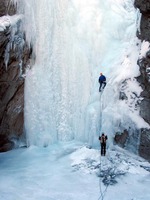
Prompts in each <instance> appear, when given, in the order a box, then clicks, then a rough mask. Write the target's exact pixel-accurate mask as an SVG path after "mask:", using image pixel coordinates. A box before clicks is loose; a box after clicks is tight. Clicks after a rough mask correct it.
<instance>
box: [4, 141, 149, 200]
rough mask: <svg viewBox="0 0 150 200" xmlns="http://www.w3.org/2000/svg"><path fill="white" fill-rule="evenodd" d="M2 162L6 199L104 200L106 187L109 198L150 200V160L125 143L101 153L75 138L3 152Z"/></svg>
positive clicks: (106, 199)
mask: <svg viewBox="0 0 150 200" xmlns="http://www.w3.org/2000/svg"><path fill="white" fill-rule="evenodd" d="M100 161H101V168H100ZM0 163H1V164H0V199H2V200H98V199H99V200H101V199H102V198H100V197H101V193H103V192H104V198H103V200H114V199H115V200H121V199H122V200H149V199H150V192H149V185H150V173H149V171H150V164H149V163H148V162H146V161H145V160H143V159H141V158H139V157H137V156H135V155H132V154H129V153H127V152H126V151H123V150H120V149H119V148H117V149H113V150H110V149H109V150H108V151H107V155H106V157H102V158H100V154H99V150H98V149H88V148H87V147H85V146H82V144H75V143H72V142H69V143H65V144H62V143H60V144H57V145H51V147H48V148H38V147H33V146H32V147H30V148H28V149H19V150H13V151H10V152H7V153H1V154H0ZM100 169H101V173H102V172H103V174H105V176H104V177H101V178H100V177H99V174H100ZM106 172H107V173H106ZM103 180H105V181H107V182H108V187H107V186H106V185H104V184H103ZM114 181H117V182H116V184H114V185H113V184H112V183H113V182H114ZM100 188H101V190H100Z"/></svg>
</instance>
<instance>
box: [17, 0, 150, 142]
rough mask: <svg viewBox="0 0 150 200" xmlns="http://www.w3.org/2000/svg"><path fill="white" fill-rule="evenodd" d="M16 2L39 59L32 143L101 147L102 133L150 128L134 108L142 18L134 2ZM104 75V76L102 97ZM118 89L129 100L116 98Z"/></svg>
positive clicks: (29, 94) (31, 80)
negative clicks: (101, 76)
mask: <svg viewBox="0 0 150 200" xmlns="http://www.w3.org/2000/svg"><path fill="white" fill-rule="evenodd" d="M15 2H18V13H19V14H21V13H24V16H25V18H24V29H25V32H26V38H27V41H28V43H30V44H31V45H32V46H33V50H34V53H35V56H36V60H35V64H34V66H33V67H32V70H30V71H29V72H28V73H27V77H26V87H25V131H26V134H27V138H28V141H27V142H28V145H32V144H36V145H38V146H47V145H49V144H52V143H55V142H57V141H70V140H73V139H76V140H79V141H85V142H87V143H89V145H92V146H97V145H98V141H97V137H98V135H99V132H100V131H104V132H106V133H107V134H109V135H110V137H111V138H113V135H114V133H115V132H116V131H117V132H118V131H120V132H121V131H123V130H124V129H128V128H129V127H130V128H131V129H132V130H133V132H134V131H135V130H136V128H139V127H143V128H144V127H149V126H148V124H147V123H146V122H145V121H144V120H143V119H142V118H141V117H140V116H139V108H138V107H137V102H138V101H139V98H140V92H141V91H142V89H141V88H140V86H139V84H138V83H137V81H136V79H135V77H137V76H138V75H139V67H138V66H137V60H138V56H139V51H140V45H141V44H140V41H139V40H138V39H137V37H136V31H137V29H138V28H139V27H138V26H139V21H140V17H141V15H140V13H139V11H138V10H136V9H135V8H134V5H133V3H134V1H133V0H127V1H123V0H117V1H115V0H105V1H103V0H100V1H99V0H93V1H91V0H86V1H85V0H83V1H79V0H72V1H71V0H63V1H61V0H58V1H51V0H44V1H41V0H37V1H34V0H26V1H19V0H18V1H16V0H15ZM20 2H21V4H20ZM100 72H103V74H104V75H106V77H107V86H106V89H105V90H104V92H103V94H102V96H101V95H100V94H99V92H98V87H99V84H98V76H99V73H100ZM124 80H127V81H126V83H125V85H123V84H122V82H123V81H124ZM121 90H122V92H124V93H125V94H126V93H127V94H126V96H127V98H128V100H127V101H121V100H119V91H121ZM133 94H135V95H133ZM132 118H133V119H132Z"/></svg>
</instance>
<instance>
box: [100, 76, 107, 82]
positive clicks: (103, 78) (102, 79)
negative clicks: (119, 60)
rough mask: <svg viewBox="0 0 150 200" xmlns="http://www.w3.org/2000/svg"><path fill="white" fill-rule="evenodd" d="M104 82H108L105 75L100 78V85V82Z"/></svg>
mask: <svg viewBox="0 0 150 200" xmlns="http://www.w3.org/2000/svg"><path fill="white" fill-rule="evenodd" d="M103 81H106V77H105V76H104V75H101V76H100V77H99V83H100V82H103Z"/></svg>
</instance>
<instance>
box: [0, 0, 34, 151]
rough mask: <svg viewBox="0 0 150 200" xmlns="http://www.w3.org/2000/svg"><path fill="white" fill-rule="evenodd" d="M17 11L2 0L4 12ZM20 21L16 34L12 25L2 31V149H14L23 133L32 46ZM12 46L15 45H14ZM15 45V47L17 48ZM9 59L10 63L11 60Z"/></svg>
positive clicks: (10, 13) (0, 39)
mask: <svg viewBox="0 0 150 200" xmlns="http://www.w3.org/2000/svg"><path fill="white" fill-rule="evenodd" d="M6 14H9V15H12V17H13V15H14V14H15V7H14V6H13V5H12V4H11V1H10V0H1V1H0V16H3V15H6ZM21 23H22V22H21V20H18V21H17V25H16V26H15V28H17V29H16V32H15V34H14V35H13V37H12V34H11V32H12V29H13V27H12V26H7V27H6V29H5V30H4V31H1V32H0V151H7V150H9V149H12V148H13V147H14V145H15V143H14V142H13V141H14V140H16V141H17V140H18V139H19V138H20V137H22V136H23V124H24V114H23V110H24V78H23V76H22V74H23V73H24V71H25V68H26V66H27V64H28V62H29V58H30V50H29V48H28V46H27V45H26V43H25V41H24V35H23V33H21V29H20V27H21ZM11 47H12V48H11ZM14 47H15V48H14ZM7 62H8V64H7Z"/></svg>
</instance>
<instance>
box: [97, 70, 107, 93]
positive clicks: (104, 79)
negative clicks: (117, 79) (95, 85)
mask: <svg viewBox="0 0 150 200" xmlns="http://www.w3.org/2000/svg"><path fill="white" fill-rule="evenodd" d="M98 82H99V84H100V86H99V92H101V87H102V85H103V89H104V88H105V86H106V77H105V76H104V75H103V74H102V73H100V77H99V80H98Z"/></svg>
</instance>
